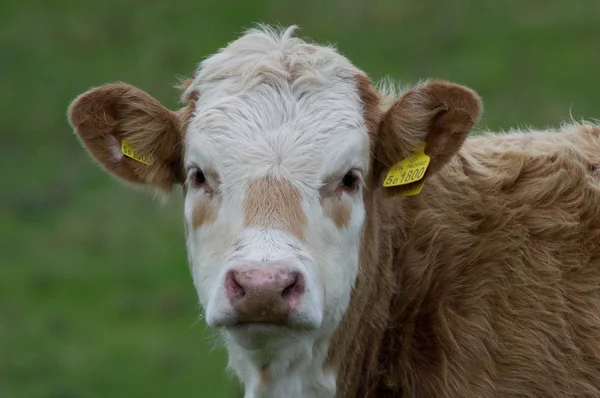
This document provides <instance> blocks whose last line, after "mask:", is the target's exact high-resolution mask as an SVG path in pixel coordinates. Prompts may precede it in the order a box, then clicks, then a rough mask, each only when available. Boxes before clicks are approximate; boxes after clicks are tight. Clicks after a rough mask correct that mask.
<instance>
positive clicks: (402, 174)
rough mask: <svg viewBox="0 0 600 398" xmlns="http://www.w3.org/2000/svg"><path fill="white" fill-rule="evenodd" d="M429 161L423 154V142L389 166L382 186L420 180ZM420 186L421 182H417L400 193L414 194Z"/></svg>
mask: <svg viewBox="0 0 600 398" xmlns="http://www.w3.org/2000/svg"><path fill="white" fill-rule="evenodd" d="M430 161H431V159H430V157H429V156H427V155H425V144H424V143H423V144H422V145H421V146H420V147H419V149H417V151H415V152H414V153H413V154H412V155H410V156H409V157H407V158H406V159H403V160H401V161H399V162H398V163H396V164H395V165H393V166H392V167H391V168H390V170H389V171H388V173H387V176H386V177H385V180H384V182H383V186H384V187H396V186H399V185H406V184H410V183H411V182H415V181H419V180H421V179H422V178H423V177H424V176H425V171H427V167H428V166H429V162H430ZM423 182H424V181H423ZM421 188H423V184H418V185H416V186H415V187H414V188H411V189H410V190H408V191H406V192H405V193H404V192H403V193H402V194H403V195H404V196H411V195H416V194H418V193H419V192H421ZM415 191H416V192H415ZM409 192H411V194H410V195H409V194H408V193H409Z"/></svg>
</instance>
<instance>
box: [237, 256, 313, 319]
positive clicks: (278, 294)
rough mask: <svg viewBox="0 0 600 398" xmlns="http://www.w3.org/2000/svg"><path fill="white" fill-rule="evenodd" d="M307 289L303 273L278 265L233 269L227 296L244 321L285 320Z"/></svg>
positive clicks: (238, 315)
mask: <svg viewBox="0 0 600 398" xmlns="http://www.w3.org/2000/svg"><path fill="white" fill-rule="evenodd" d="M304 289H305V284H304V277H303V276H302V274H300V273H299V272H297V271H292V270H290V269H288V268H285V267H283V266H279V265H262V266H247V267H243V268H239V269H234V270H231V271H229V272H228V273H227V276H226V278H225V290H226V292H227V297H228V298H229V301H230V303H231V305H232V307H233V309H234V311H235V313H236V315H237V317H238V321H239V322H242V323H247V322H263V323H285V321H286V320H287V318H288V316H289V314H290V312H292V311H293V310H295V309H296V308H297V307H298V305H299V303H300V298H301V297H302V295H303V293H304Z"/></svg>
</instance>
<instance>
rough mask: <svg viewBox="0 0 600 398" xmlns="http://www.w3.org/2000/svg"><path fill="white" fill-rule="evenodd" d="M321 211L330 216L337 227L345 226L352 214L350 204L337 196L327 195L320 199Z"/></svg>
mask: <svg viewBox="0 0 600 398" xmlns="http://www.w3.org/2000/svg"><path fill="white" fill-rule="evenodd" d="M321 206H322V207H323V213H324V214H325V216H326V217H328V218H330V219H331V221H333V223H334V224H335V226H336V227H338V229H343V228H346V226H347V225H348V223H349V222H350V216H351V214H352V204H351V203H350V202H349V201H348V200H341V199H340V198H339V197H337V196H327V197H324V198H323V199H322V200H321Z"/></svg>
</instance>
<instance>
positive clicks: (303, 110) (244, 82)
mask: <svg viewBox="0 0 600 398" xmlns="http://www.w3.org/2000/svg"><path fill="white" fill-rule="evenodd" d="M291 34H292V30H291V29H288V30H286V31H284V32H275V31H271V30H266V29H265V30H252V31H249V32H248V33H247V34H246V35H244V36H242V37H241V38H240V39H238V40H236V41H234V42H233V43H231V44H230V45H229V46H227V47H226V48H224V49H222V50H220V51H219V52H218V53H217V54H215V55H213V56H212V57H210V58H208V59H206V60H205V61H204V62H202V63H201V65H200V68H199V70H198V72H197V74H196V76H195V78H194V80H193V81H192V83H191V84H190V86H189V87H188V88H187V90H186V92H185V93H184V96H188V97H194V98H195V108H194V109H195V111H194V114H193V116H192V119H191V121H190V123H189V125H188V130H187V132H186V138H185V140H186V158H187V161H188V162H189V161H193V162H196V163H200V164H199V165H200V167H211V168H214V169H215V171H217V172H219V173H220V174H228V173H238V174H240V173H242V174H247V173H249V171H252V173H254V174H257V173H261V174H268V171H269V170H273V169H274V168H278V169H279V170H280V171H281V170H285V172H287V173H291V174H294V173H295V174H296V176H289V177H295V178H298V177H299V176H300V175H303V176H305V177H306V178H309V179H310V178H314V177H315V175H316V174H319V175H320V176H323V175H326V174H328V173H334V172H337V171H338V169H343V168H344V167H348V168H351V167H362V168H364V169H366V168H367V167H368V147H369V137H368V134H367V130H366V126H365V120H364V115H363V103H362V101H361V99H360V92H359V87H358V81H357V75H358V74H360V73H362V72H361V71H360V70H358V69H357V68H356V67H354V66H353V65H352V64H351V63H350V62H349V61H348V60H347V59H346V58H344V57H343V56H341V55H340V54H338V53H337V52H336V51H335V50H334V49H332V48H329V47H322V46H315V45H312V44H308V43H306V42H304V41H302V40H301V39H299V38H296V37H292V36H291ZM192 94H193V95H192ZM280 166H282V167H280Z"/></svg>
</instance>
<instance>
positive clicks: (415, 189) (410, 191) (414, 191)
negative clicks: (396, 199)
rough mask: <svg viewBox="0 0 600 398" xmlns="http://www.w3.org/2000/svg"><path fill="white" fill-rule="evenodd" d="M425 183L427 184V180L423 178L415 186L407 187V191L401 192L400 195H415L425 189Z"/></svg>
mask: <svg viewBox="0 0 600 398" xmlns="http://www.w3.org/2000/svg"><path fill="white" fill-rule="evenodd" d="M423 185H425V180H421V181H420V182H418V183H416V184H415V186H414V187H412V188H410V189H407V190H406V191H402V192H400V196H414V195H416V194H418V193H419V192H421V189H423Z"/></svg>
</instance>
